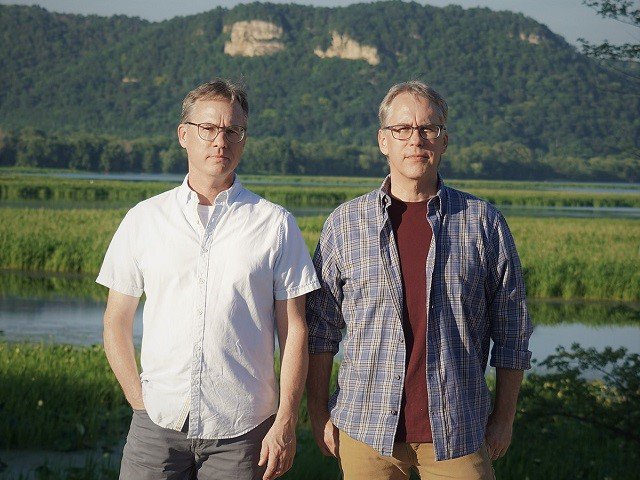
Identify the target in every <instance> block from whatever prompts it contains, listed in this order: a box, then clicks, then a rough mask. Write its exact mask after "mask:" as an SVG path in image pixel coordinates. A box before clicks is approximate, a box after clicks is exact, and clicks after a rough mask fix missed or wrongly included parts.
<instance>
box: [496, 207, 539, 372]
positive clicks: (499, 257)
mask: <svg viewBox="0 0 640 480" xmlns="http://www.w3.org/2000/svg"><path fill="white" fill-rule="evenodd" d="M490 252H491V253H490V256H489V268H488V272H487V284H486V289H487V290H486V291H487V300H488V302H487V304H488V314H489V319H490V322H491V338H492V340H493V348H492V350H491V366H493V367H498V368H510V369H516V370H526V369H529V368H531V352H530V351H529V349H528V348H529V337H530V336H531V333H532V331H533V328H532V325H531V319H530V317H529V312H528V310H527V304H526V297H525V287H524V280H523V277H522V268H521V266H520V259H519V257H518V252H517V251H516V246H515V242H514V241H513V237H512V235H511V232H510V231H509V226H508V225H507V222H506V220H505V219H504V217H503V216H502V215H501V214H500V213H498V214H497V218H496V221H495V223H494V228H493V233H492V237H491V248H490Z"/></svg>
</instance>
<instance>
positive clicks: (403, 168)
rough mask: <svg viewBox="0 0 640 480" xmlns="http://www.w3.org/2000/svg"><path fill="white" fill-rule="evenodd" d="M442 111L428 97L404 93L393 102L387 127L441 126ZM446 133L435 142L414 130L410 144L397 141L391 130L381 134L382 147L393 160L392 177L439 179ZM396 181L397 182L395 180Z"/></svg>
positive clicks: (391, 161)
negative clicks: (439, 112) (440, 113)
mask: <svg viewBox="0 0 640 480" xmlns="http://www.w3.org/2000/svg"><path fill="white" fill-rule="evenodd" d="M441 123H442V119H441V118H440V116H439V115H438V110H437V109H436V108H434V107H432V105H431V102H430V101H429V100H428V99H427V98H424V97H419V96H415V95H412V94H411V93H401V94H400V95H398V96H397V97H396V98H394V99H393V101H392V102H391V105H390V108H389V114H388V115H387V119H386V125H384V126H385V127H386V126H391V125H410V126H413V127H418V126H420V125H428V124H441ZM448 141H449V137H448V135H447V134H446V133H444V134H442V133H441V134H440V136H439V137H438V138H436V139H434V140H425V139H423V138H422V137H421V136H420V134H419V133H418V130H414V131H413V132H412V134H411V137H410V138H409V139H408V140H397V139H395V138H393V135H392V134H391V132H390V131H389V130H378V146H379V147H380V151H381V152H382V154H383V155H385V156H386V157H387V158H388V160H389V167H390V169H391V176H392V179H393V178H397V179H405V180H427V179H435V178H436V177H437V172H438V166H439V165H440V157H441V156H442V154H443V153H444V152H445V150H446V149H447V142H448ZM392 181H393V180H392Z"/></svg>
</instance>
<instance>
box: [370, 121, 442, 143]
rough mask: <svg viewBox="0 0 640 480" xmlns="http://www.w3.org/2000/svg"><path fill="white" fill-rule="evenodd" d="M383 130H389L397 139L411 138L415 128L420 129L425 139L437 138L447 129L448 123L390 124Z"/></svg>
mask: <svg viewBox="0 0 640 480" xmlns="http://www.w3.org/2000/svg"><path fill="white" fill-rule="evenodd" d="M382 130H389V131H390V132H391V135H392V136H393V138H395V139H396V140H409V139H410V138H411V135H413V131H414V130H418V134H419V135H420V137H422V138H423V139H424V140H435V139H436V138H439V137H440V135H442V134H443V133H444V132H446V131H447V127H446V125H437V124H429V125H418V126H417V127H414V126H411V125H389V126H388V127H382Z"/></svg>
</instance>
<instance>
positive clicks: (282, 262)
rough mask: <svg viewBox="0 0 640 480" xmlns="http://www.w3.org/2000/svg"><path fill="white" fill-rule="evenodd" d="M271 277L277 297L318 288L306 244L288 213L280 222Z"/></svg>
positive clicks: (294, 295) (278, 298)
mask: <svg viewBox="0 0 640 480" xmlns="http://www.w3.org/2000/svg"><path fill="white" fill-rule="evenodd" d="M273 278H274V285H273V291H274V297H275V299H276V300H287V299H289V298H295V297H299V296H300V295H304V294H305V293H309V292H311V291H313V290H316V289H318V288H319V287H320V284H319V283H318V278H317V277H316V273H315V270H314V269H313V263H312V262H311V257H310V256H309V251H308V250H307V245H306V244H305V243H304V239H303V238H302V233H301V232H300V229H299V228H298V225H297V224H296V221H295V219H294V218H293V215H291V214H290V213H289V212H285V215H284V220H283V222H282V223H281V225H280V231H279V236H278V253H277V256H276V260H275V266H274V277H273Z"/></svg>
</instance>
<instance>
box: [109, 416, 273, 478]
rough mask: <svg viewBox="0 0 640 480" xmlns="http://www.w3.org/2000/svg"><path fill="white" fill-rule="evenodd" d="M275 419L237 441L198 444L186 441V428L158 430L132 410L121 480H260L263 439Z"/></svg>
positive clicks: (231, 439) (268, 420) (149, 421)
mask: <svg viewBox="0 0 640 480" xmlns="http://www.w3.org/2000/svg"><path fill="white" fill-rule="evenodd" d="M274 419H275V416H272V417H270V418H268V419H267V420H265V421H264V422H262V423H261V424H260V425H258V426H257V427H256V428H254V429H253V430H251V431H249V432H247V433H245V434H244V435H241V436H239V437H235V438H229V439H224V440H198V439H188V438H187V434H186V428H185V429H183V431H182V432H178V431H176V430H171V429H168V428H163V427H160V426H158V425H156V424H155V423H153V421H152V420H151V419H150V418H149V415H147V412H145V411H144V410H134V412H133V418H132V419H131V428H130V429H129V434H128V435H127V443H126V444H125V446H124V451H123V453H122V465H121V467H120V480H158V479H167V480H169V479H171V480H191V479H202V480H218V479H220V480H223V479H224V480H228V479H239V480H240V479H241V480H254V479H258V478H260V479H261V478H262V476H263V475H264V471H265V470H266V465H265V466H264V467H258V460H259V459H260V449H261V447H262V439H263V438H264V436H265V435H266V434H267V432H268V431H269V428H271V425H272V424H273V421H274Z"/></svg>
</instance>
